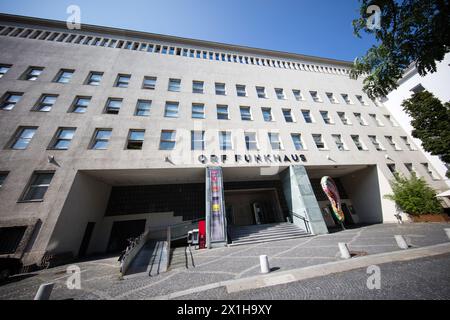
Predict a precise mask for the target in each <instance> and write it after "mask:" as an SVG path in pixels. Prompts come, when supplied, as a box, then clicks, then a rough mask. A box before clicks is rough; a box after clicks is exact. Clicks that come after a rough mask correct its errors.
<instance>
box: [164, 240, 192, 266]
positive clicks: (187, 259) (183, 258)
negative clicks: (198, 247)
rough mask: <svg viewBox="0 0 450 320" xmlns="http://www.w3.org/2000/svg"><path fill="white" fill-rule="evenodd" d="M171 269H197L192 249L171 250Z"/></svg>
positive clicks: (179, 248)
mask: <svg viewBox="0 0 450 320" xmlns="http://www.w3.org/2000/svg"><path fill="white" fill-rule="evenodd" d="M169 266H170V267H169V269H170V270H174V269H191V268H194V267H195V264H194V258H193V255H192V252H191V247H189V246H186V247H177V248H173V249H171V250H170V264H169Z"/></svg>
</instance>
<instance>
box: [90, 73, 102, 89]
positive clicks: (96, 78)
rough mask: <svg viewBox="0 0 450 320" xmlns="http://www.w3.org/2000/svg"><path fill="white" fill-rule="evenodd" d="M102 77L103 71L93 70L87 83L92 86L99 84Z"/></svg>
mask: <svg viewBox="0 0 450 320" xmlns="http://www.w3.org/2000/svg"><path fill="white" fill-rule="evenodd" d="M102 78H103V72H95V71H91V72H90V73H89V75H88V77H87V79H86V84H87V85H90V86H99V85H100V81H102Z"/></svg>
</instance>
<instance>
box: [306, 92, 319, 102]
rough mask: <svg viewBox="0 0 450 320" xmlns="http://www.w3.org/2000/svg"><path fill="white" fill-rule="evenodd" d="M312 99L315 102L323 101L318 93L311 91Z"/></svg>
mask: <svg viewBox="0 0 450 320" xmlns="http://www.w3.org/2000/svg"><path fill="white" fill-rule="evenodd" d="M309 93H310V94H311V98H312V99H313V100H314V102H322V99H320V97H319V94H318V93H317V91H310V92H309Z"/></svg>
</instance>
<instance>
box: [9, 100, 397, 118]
mask: <svg viewBox="0 0 450 320" xmlns="http://www.w3.org/2000/svg"><path fill="white" fill-rule="evenodd" d="M22 96H23V93H21V92H7V93H6V94H5V95H4V96H3V97H2V99H1V100H0V110H7V111H11V110H12V109H14V107H15V106H16V104H17V103H18V102H19V101H20V99H21V98H22ZM57 98H58V95H56V94H43V95H41V97H40V98H39V99H38V101H37V102H36V103H35V105H34V106H33V108H32V110H33V111H41V112H49V111H51V109H52V107H53V105H54V104H55V103H56V99H57ZM91 99H92V97H88V96H76V97H75V99H74V101H73V103H72V105H71V106H70V108H69V110H68V111H69V112H72V113H85V112H86V111H87V108H88V106H89V103H90V102H91ZM122 103H123V99H121V98H108V99H107V101H106V104H105V107H104V109H103V113H106V114H119V111H120V109H121V107H122ZM151 105H152V101H151V100H143V99H138V100H137V103H136V109H135V112H134V115H136V116H150V109H151ZM216 109H217V119H219V120H229V119H230V114H229V107H228V105H221V104H219V105H217V106H216ZM239 110H240V115H241V120H253V115H252V112H251V107H249V106H240V107H239ZM261 112H262V115H263V119H264V121H267V122H271V121H275V118H274V116H273V113H272V108H270V107H262V108H261ZM282 113H283V117H284V119H285V121H286V122H296V118H295V116H294V114H293V113H292V109H289V108H282ZM301 113H302V116H303V118H304V120H305V122H306V123H314V122H315V119H314V117H313V115H312V114H311V111H310V110H307V109H302V110H301ZM319 113H320V115H321V117H322V119H323V121H324V123H325V124H335V122H334V120H333V118H332V117H331V116H330V112H329V111H326V110H319ZM337 115H338V117H339V118H340V120H341V122H342V123H343V124H344V125H352V122H351V120H350V119H349V118H348V116H347V114H346V113H345V112H342V111H338V112H337ZM353 115H354V117H355V118H356V121H357V122H358V123H359V124H360V125H362V126H367V125H368V122H367V121H366V119H365V118H364V117H363V116H362V115H361V113H359V112H354V113H353ZM164 116H165V117H167V118H178V117H179V102H176V101H166V104H165V108H164ZM191 116H192V118H194V119H205V118H206V116H205V104H203V103H193V104H192V113H191ZM369 116H370V117H371V118H372V119H373V121H374V122H375V124H376V125H377V126H384V124H383V123H382V122H381V121H380V119H379V118H378V117H377V115H376V114H374V113H369ZM384 117H385V118H386V120H387V121H388V122H389V123H390V124H391V125H392V126H398V125H397V123H396V122H395V121H394V119H393V118H392V117H391V116H390V115H384Z"/></svg>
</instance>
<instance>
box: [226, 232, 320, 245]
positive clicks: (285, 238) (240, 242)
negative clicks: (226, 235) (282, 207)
mask: <svg viewBox="0 0 450 320" xmlns="http://www.w3.org/2000/svg"><path fill="white" fill-rule="evenodd" d="M311 236H312V235H310V234H308V233H305V234H299V235H296V236H285V237H278V238H270V239H268V238H261V239H258V240H256V239H253V240H249V241H244V240H238V241H235V242H232V243H230V244H228V246H229V247H235V246H242V245H247V244H256V243H262V242H271V241H281V240H290V239H297V238H306V237H311Z"/></svg>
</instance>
